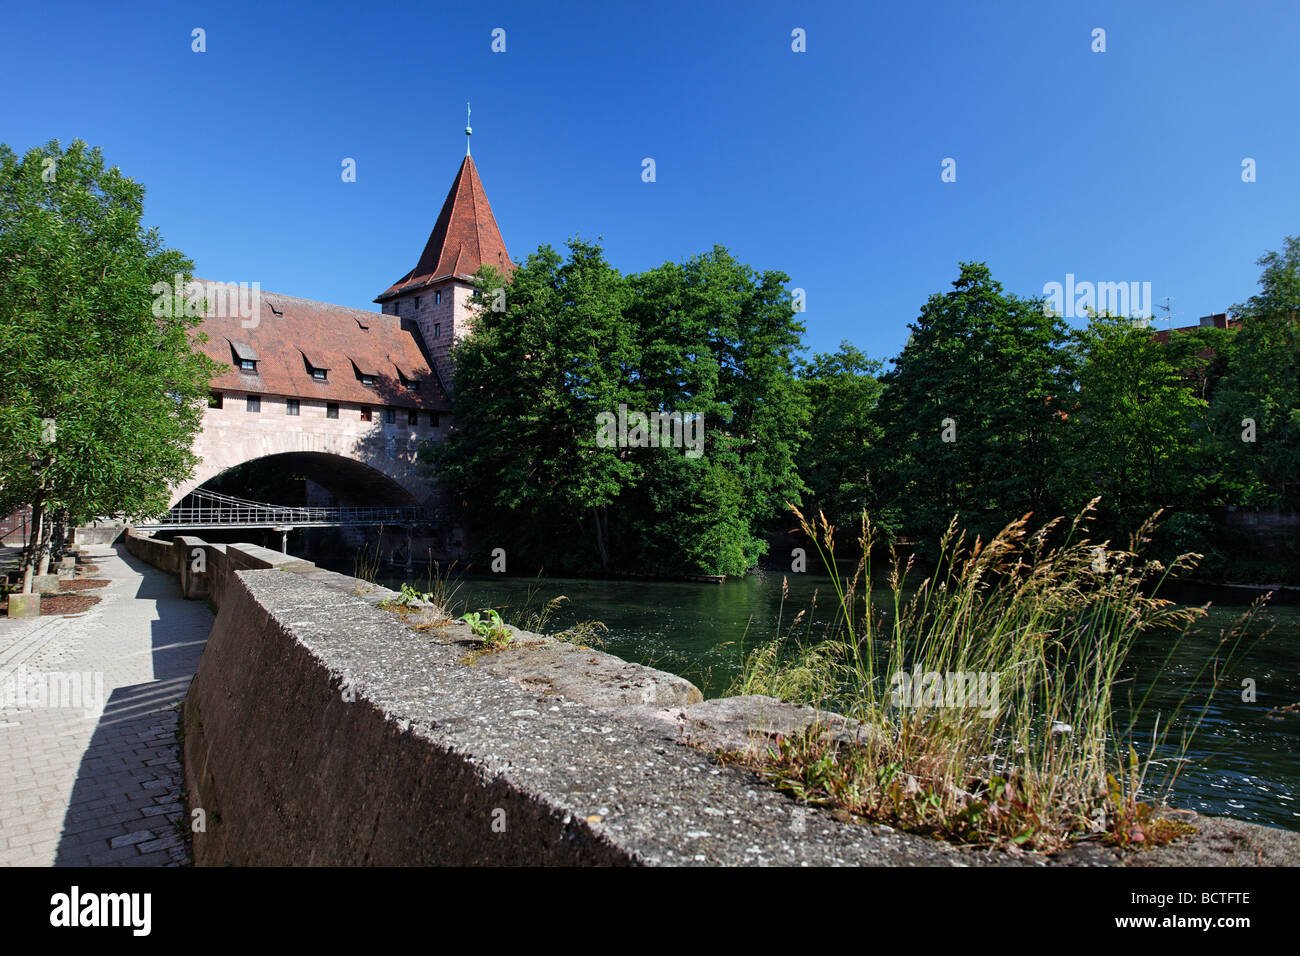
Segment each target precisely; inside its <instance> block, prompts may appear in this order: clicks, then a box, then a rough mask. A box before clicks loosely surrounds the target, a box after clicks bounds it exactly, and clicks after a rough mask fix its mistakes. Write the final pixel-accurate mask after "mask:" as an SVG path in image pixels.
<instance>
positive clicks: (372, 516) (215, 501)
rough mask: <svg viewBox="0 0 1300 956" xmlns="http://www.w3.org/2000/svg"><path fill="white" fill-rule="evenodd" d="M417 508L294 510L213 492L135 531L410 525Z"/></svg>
mask: <svg viewBox="0 0 1300 956" xmlns="http://www.w3.org/2000/svg"><path fill="white" fill-rule="evenodd" d="M420 519H421V512H420V509H419V508H348V507H336V508H295V507H290V506H288V505H272V504H267V503H266V502H264V501H248V500H246V499H244V498H234V497H231V496H230V495H223V494H220V493H218V492H215V491H202V490H200V491H192V492H190V493H189V494H188V495H186V496H185V497H184V498H183V499H181V501H180V503H179V504H177V505H176V506H175V507H174V508H172V509H171V511H169V512H167V514H165V515H163V516H162V517H160V518H157V519H155V520H153V521H143V522H140V523H139V524H136V525H135V527H136V528H138V529H140V530H142V531H157V530H170V531H176V530H179V529H182V528H291V527H292V528H311V527H360V526H364V525H381V524H394V525H402V524H412V523H414V522H416V521H419V520H420Z"/></svg>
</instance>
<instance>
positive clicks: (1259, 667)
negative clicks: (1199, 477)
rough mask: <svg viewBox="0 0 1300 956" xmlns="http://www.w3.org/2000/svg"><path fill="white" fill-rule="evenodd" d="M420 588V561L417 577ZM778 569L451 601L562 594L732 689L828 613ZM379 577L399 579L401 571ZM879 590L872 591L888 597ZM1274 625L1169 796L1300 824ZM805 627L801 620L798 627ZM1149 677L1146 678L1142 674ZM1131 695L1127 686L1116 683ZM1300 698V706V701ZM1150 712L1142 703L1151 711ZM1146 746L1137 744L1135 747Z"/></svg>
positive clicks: (470, 585) (1166, 704) (622, 635)
mask: <svg viewBox="0 0 1300 956" xmlns="http://www.w3.org/2000/svg"><path fill="white" fill-rule="evenodd" d="M409 580H410V581H411V583H412V584H413V585H415V586H417V587H419V588H420V589H421V590H423V589H424V588H425V583H424V582H423V581H422V580H421V579H420V576H419V572H418V571H417V572H416V573H415V574H414V575H413V576H412V577H411V578H410V579H409ZM781 581H782V575H781V574H780V573H775V574H773V573H768V574H765V575H754V576H750V577H746V578H744V579H741V580H733V581H727V582H726V583H725V584H704V583H693V582H679V581H657V580H645V581H639V580H614V581H611V580H597V579H574V578H552V579H544V580H542V581H540V582H538V581H537V580H535V579H526V578H512V577H505V576H481V577H480V576H469V577H464V578H461V579H459V590H458V591H457V593H456V595H455V600H454V602H453V603H454V605H455V607H454V610H455V612H456V613H462V612H463V611H464V610H467V609H468V610H479V609H481V608H488V607H495V608H497V609H498V610H499V611H500V612H501V614H502V616H503V617H505V618H506V619H507V620H510V619H511V616H512V614H513V613H515V612H516V611H518V610H519V609H521V608H522V607H524V606H525V605H526V604H527V603H528V602H529V592H530V591H532V592H533V597H532V601H531V606H532V607H533V608H536V607H537V606H538V605H539V604H540V603H542V602H543V601H544V600H546V599H549V598H552V597H555V596H557V595H564V596H566V597H567V598H568V602H567V604H565V605H564V606H563V608H562V609H561V610H560V611H558V612H557V613H556V614H555V616H554V617H553V618H552V625H551V627H549V628H548V630H551V631H555V630H561V629H563V628H565V627H568V626H570V625H572V624H574V623H576V622H578V621H591V620H596V621H602V622H603V623H604V624H606V625H607V626H608V628H609V631H608V633H606V634H604V635H603V636H602V639H603V641H604V644H603V649H604V650H606V651H608V652H609V653H611V654H615V655H617V656H619V657H622V658H624V659H625V660H629V661H636V662H638V663H642V664H647V665H650V666H652V667H658V668H661V669H663V670H667V671H671V672H673V673H675V674H680V675H682V676H683V677H685V678H687V679H689V680H691V681H692V682H694V683H695V684H696V685H697V686H699V687H700V689H701V690H702V691H703V692H704V696H705V697H717V696H721V695H723V694H725V693H726V692H727V689H728V687H729V685H730V684H731V682H732V680H733V679H734V678H735V676H736V675H737V674H738V673H739V671H740V665H741V661H742V659H743V655H744V653H745V652H746V651H748V650H751V649H752V648H753V647H754V646H755V645H757V644H761V643H765V642H767V641H769V640H771V639H772V638H774V637H775V636H776V635H777V622H778V615H783V619H784V622H785V624H786V625H787V626H788V624H789V622H790V621H791V619H792V618H793V617H794V616H795V615H796V614H797V613H798V612H799V611H800V610H802V609H805V608H810V607H811V606H812V604H813V594H814V591H818V590H820V592H821V595H820V598H819V601H818V603H819V604H820V605H821V606H820V608H819V609H818V610H817V612H815V613H814V614H812V615H810V616H811V617H812V618H813V619H814V620H815V621H816V620H825V619H827V618H829V617H830V616H831V610H832V607H831V605H832V604H833V600H828V599H827V595H828V594H829V593H830V592H829V586H830V585H829V579H827V578H824V577H817V576H814V575H806V574H804V575H790V576H789V577H788V581H789V589H790V594H789V597H788V598H787V599H786V602H785V606H784V610H783V609H782V606H781ZM380 583H383V584H386V585H387V586H389V587H393V588H399V587H400V586H401V580H400V579H398V580H393V579H384V580H381V582H380ZM887 597H888V595H887V593H886V592H879V593H878V594H877V600H886V599H887ZM1242 610H1244V609H1243V608H1227V607H1224V608H1213V607H1212V608H1211V612H1210V617H1209V618H1208V619H1206V621H1205V622H1204V623H1203V626H1201V627H1199V628H1198V629H1197V631H1196V632H1195V633H1193V634H1191V635H1189V636H1187V637H1185V638H1183V639H1182V641H1180V642H1178V644H1177V647H1176V648H1175V650H1174V653H1173V657H1172V658H1171V659H1170V661H1169V663H1168V664H1167V665H1166V666H1165V670H1164V672H1163V674H1162V676H1161V679H1160V681H1159V682H1158V683H1157V687H1158V688H1161V690H1160V692H1158V693H1157V694H1156V695H1153V700H1156V701H1157V703H1156V704H1155V706H1154V707H1153V706H1152V705H1151V702H1148V708H1147V711H1149V712H1150V713H1148V714H1147V719H1146V720H1145V721H1144V722H1142V723H1139V738H1140V740H1141V739H1145V735H1146V734H1147V733H1149V731H1150V717H1151V716H1152V715H1154V713H1155V712H1157V711H1158V710H1159V709H1160V708H1162V707H1163V708H1164V710H1165V712H1166V713H1168V710H1169V708H1170V707H1171V706H1172V705H1173V704H1174V703H1175V702H1176V701H1177V700H1178V699H1179V698H1180V697H1182V696H1183V694H1184V692H1185V690H1186V687H1187V684H1188V681H1189V680H1190V679H1191V678H1192V677H1193V676H1194V675H1195V674H1196V673H1197V671H1198V670H1200V669H1201V667H1202V664H1203V663H1204V662H1205V661H1206V660H1207V659H1208V658H1210V657H1211V656H1212V655H1213V654H1214V653H1215V651H1216V648H1217V647H1218V644H1219V638H1220V634H1221V633H1222V629H1223V628H1225V627H1227V626H1228V625H1230V624H1231V622H1232V621H1234V620H1236V618H1237V616H1238V615H1239V614H1240V613H1241V611H1242ZM1266 614H1267V618H1268V623H1270V624H1271V625H1273V631H1272V633H1271V634H1270V635H1269V636H1267V637H1266V638H1264V639H1263V640H1261V641H1258V642H1257V643H1255V644H1253V645H1252V646H1251V647H1249V648H1248V649H1247V650H1246V651H1245V652H1243V653H1241V654H1240V655H1239V657H1238V659H1237V660H1236V661H1235V662H1234V663H1233V665H1232V666H1231V668H1230V669H1229V670H1228V671H1227V678H1228V680H1227V684H1226V685H1221V686H1227V687H1229V688H1239V687H1241V685H1242V680H1243V679H1246V678H1250V679H1253V680H1254V681H1255V686H1256V689H1257V699H1256V700H1255V701H1254V702H1253V703H1250V702H1245V701H1243V700H1242V699H1241V692H1240V690H1238V691H1236V692H1224V691H1222V690H1221V691H1220V692H1219V693H1218V694H1216V695H1215V696H1214V698H1213V700H1212V701H1211V704H1210V707H1209V710H1208V712H1207V713H1206V716H1205V719H1204V721H1203V723H1202V725H1201V729H1200V731H1199V732H1198V734H1197V736H1196V737H1195V739H1194V741H1193V744H1192V746H1191V747H1190V749H1189V750H1188V752H1187V757H1188V760H1189V763H1188V764H1186V765H1185V767H1184V769H1183V771H1182V773H1181V776H1180V779H1179V781H1178V783H1177V786H1176V787H1175V789H1174V792H1173V797H1172V800H1171V802H1172V803H1173V804H1174V805H1175V806H1180V807H1186V808H1189V809H1193V810H1198V811H1200V812H1204V813H1212V814H1219V815H1224V816H1230V817H1237V818H1239V819H1244V820H1253V821H1256V822H1259V823H1265V824H1269V825H1272V826H1279V827H1285V828H1287V829H1292V830H1300V713H1283V714H1277V713H1270V711H1272V710H1273V709H1274V708H1277V707H1282V706H1286V705H1288V704H1295V703H1297V702H1300V607H1277V608H1274V609H1272V610H1270V611H1268V612H1266ZM801 630H802V628H801ZM1171 646H1173V641H1172V640H1171V639H1169V640H1164V639H1153V640H1151V641H1150V642H1149V643H1145V644H1140V645H1139V646H1138V647H1136V648H1135V650H1134V652H1133V654H1132V655H1131V656H1130V659H1129V660H1130V663H1131V665H1132V667H1133V668H1134V670H1135V672H1136V673H1137V674H1139V675H1141V674H1145V673H1155V672H1157V671H1159V669H1160V666H1161V665H1162V664H1163V663H1164V661H1165V658H1166V657H1167V656H1168V654H1169V652H1170V648H1171ZM1142 686H1146V685H1145V682H1143V684H1142ZM1121 696H1125V697H1126V692H1123V691H1122V692H1121V694H1117V703H1121V702H1120V701H1119V698H1120V697H1121ZM1204 699H1205V695H1204V693H1199V694H1198V693H1196V692H1194V693H1193V694H1192V696H1191V698H1190V701H1189V705H1188V707H1190V708H1192V709H1194V710H1196V711H1198V712H1199V710H1200V706H1201V704H1203V702H1204ZM1298 709H1300V708H1298ZM1144 713H1145V711H1144ZM1139 750H1141V747H1140V746H1139Z"/></svg>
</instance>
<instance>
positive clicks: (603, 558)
mask: <svg viewBox="0 0 1300 956" xmlns="http://www.w3.org/2000/svg"><path fill="white" fill-rule="evenodd" d="M591 517H592V518H593V520H595V522H596V550H597V551H599V552H600V568H601V570H602V571H608V570H609V552H608V551H607V550H606V549H605V529H604V528H602V527H601V524H600V510H599V509H598V508H597V507H596V506H595V505H592V506H591Z"/></svg>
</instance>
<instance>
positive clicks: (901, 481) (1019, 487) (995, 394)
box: [879, 262, 1067, 544]
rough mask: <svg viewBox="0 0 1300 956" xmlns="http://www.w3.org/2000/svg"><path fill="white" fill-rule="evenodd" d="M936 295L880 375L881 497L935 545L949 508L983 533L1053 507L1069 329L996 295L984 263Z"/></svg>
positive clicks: (1024, 303) (1032, 303) (1031, 302)
mask: <svg viewBox="0 0 1300 956" xmlns="http://www.w3.org/2000/svg"><path fill="white" fill-rule="evenodd" d="M952 285H953V288H952V291H951V292H946V293H942V294H936V295H932V296H931V297H930V298H929V300H928V301H927V302H926V304H925V306H924V308H922V310H921V314H920V316H919V317H918V318H917V320H916V321H915V322H913V323H911V325H910V326H909V328H910V329H911V336H910V338H909V339H908V342H907V345H906V346H905V347H904V349H903V352H902V354H901V355H900V356H899V357H898V359H897V360H896V361H895V363H894V368H893V369H892V370H891V371H890V372H888V373H887V374H886V375H885V376H884V379H883V381H884V385H885V391H884V394H883V395H882V396H881V400H880V416H881V423H882V428H883V435H882V439H881V453H880V457H879V462H880V470H881V472H882V475H884V477H885V488H884V494H883V497H882V501H883V503H884V506H885V507H886V508H891V509H896V510H897V512H898V513H899V514H900V515H901V516H902V522H903V525H904V527H905V528H906V529H907V530H908V531H910V532H912V533H916V534H918V535H920V536H921V537H922V538H923V539H924V540H925V542H926V543H929V544H932V543H933V542H934V541H935V539H936V538H937V536H938V535H939V534H941V533H942V531H943V529H944V528H946V527H947V525H948V522H949V521H950V520H951V519H952V517H953V516H954V515H957V516H959V520H960V523H961V524H962V525H963V526H964V527H966V528H968V529H971V530H973V531H977V532H980V533H983V534H986V535H987V534H989V533H991V532H994V531H996V530H997V529H998V528H1000V527H1001V526H1002V525H1003V524H1004V523H1005V522H1006V521H1008V520H1010V519H1011V518H1013V517H1019V516H1020V515H1023V514H1025V513H1027V512H1040V513H1041V512H1044V511H1048V510H1051V507H1052V504H1053V503H1052V502H1051V500H1050V498H1049V494H1050V485H1051V476H1052V471H1053V468H1054V464H1053V463H1054V457H1055V434H1056V428H1057V426H1058V425H1059V422H1060V409H1059V401H1060V397H1061V395H1062V394H1063V391H1064V389H1065V388H1066V387H1067V376H1066V375H1065V374H1064V370H1063V368H1062V366H1061V347H1062V345H1063V343H1064V341H1065V337H1066V334H1067V333H1066V328H1065V326H1064V324H1063V323H1062V322H1061V320H1060V318H1059V317H1056V316H1053V315H1049V314H1046V313H1045V311H1044V309H1043V306H1042V303H1041V301H1039V300H1035V299H1021V298H1018V297H1016V296H1014V295H1009V294H1007V293H1005V292H1003V290H1002V285H1001V283H999V282H997V281H995V280H994V279H993V276H992V274H991V273H990V271H989V269H988V267H987V266H986V265H984V264H983V263H968V262H963V263H962V264H961V272H960V275H959V276H958V277H957V279H956V280H955V281H954V282H953V284H952Z"/></svg>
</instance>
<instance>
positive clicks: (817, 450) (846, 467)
mask: <svg viewBox="0 0 1300 956" xmlns="http://www.w3.org/2000/svg"><path fill="white" fill-rule="evenodd" d="M881 368H882V365H881V363H880V362H878V361H875V360H874V359H869V358H867V356H866V354H865V353H863V352H862V351H861V350H860V349H859V348H857V347H856V346H854V345H853V344H851V343H850V342H848V341H844V342H841V343H840V347H839V349H838V350H837V351H835V352H819V353H816V354H815V355H813V357H812V358H811V359H809V360H806V361H803V362H801V363H800V365H799V381H800V383H801V384H802V385H803V388H804V392H805V394H806V395H807V397H808V403H809V415H810V417H809V422H808V439H807V441H806V442H805V443H804V446H803V449H802V450H801V451H800V454H799V463H800V469H799V470H800V474H801V475H802V477H803V480H804V483H805V484H806V485H807V486H808V494H807V503H808V504H809V506H810V507H813V508H817V509H819V510H820V511H822V512H823V513H824V514H825V515H826V516H827V517H828V519H829V520H830V521H831V522H832V523H833V524H837V525H845V526H851V525H852V524H853V523H854V522H855V521H856V520H857V518H858V517H859V516H860V515H861V513H862V510H863V509H864V508H872V509H873V510H875V509H874V505H875V501H874V497H875V494H874V492H875V489H874V482H873V480H872V472H873V470H874V466H875V461H873V456H875V455H876V454H877V453H878V451H879V444H880V436H881V428H880V422H879V421H878V415H877V405H878V403H879V401H880V393H881V390H882V386H881V383H880V373H881ZM880 517H881V516H880V515H879V514H877V518H878V519H879V518H880ZM884 524H885V525H887V526H889V527H890V528H891V529H893V530H897V517H895V518H894V519H893V520H892V521H885V522H884Z"/></svg>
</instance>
